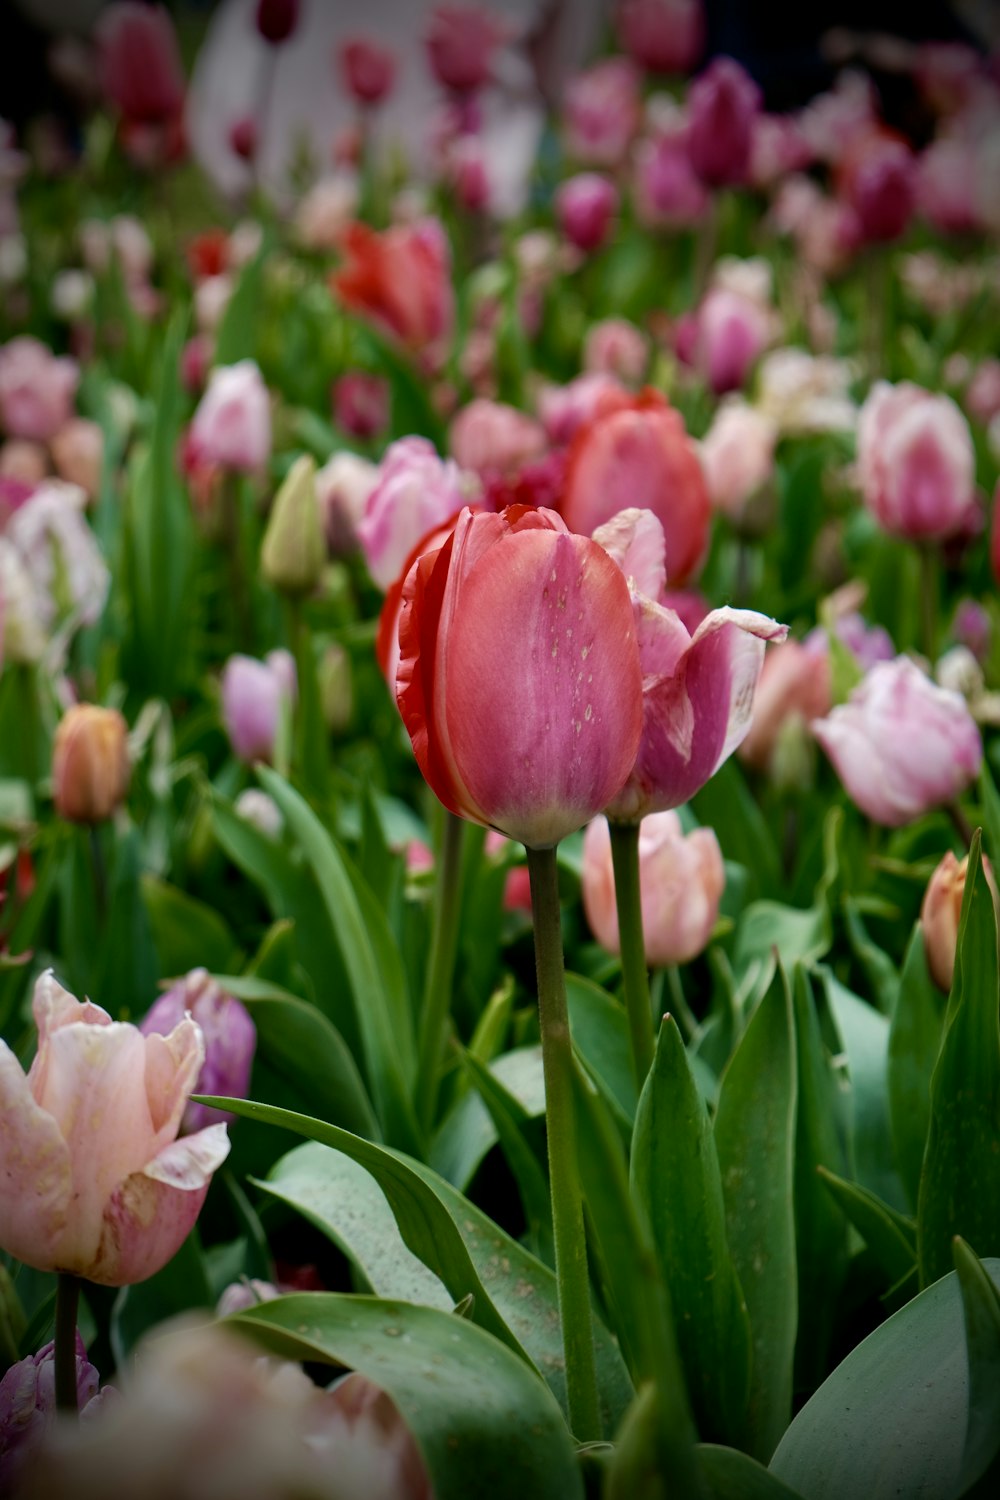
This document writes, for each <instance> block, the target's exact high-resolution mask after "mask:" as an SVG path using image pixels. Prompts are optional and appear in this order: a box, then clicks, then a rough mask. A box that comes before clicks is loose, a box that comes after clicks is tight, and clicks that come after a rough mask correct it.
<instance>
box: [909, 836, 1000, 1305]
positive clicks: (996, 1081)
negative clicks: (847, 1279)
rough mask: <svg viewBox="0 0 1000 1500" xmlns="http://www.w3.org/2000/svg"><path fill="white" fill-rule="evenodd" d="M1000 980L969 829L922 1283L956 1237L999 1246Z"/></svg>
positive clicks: (936, 1087) (922, 1235) (940, 1071)
mask: <svg viewBox="0 0 1000 1500" xmlns="http://www.w3.org/2000/svg"><path fill="white" fill-rule="evenodd" d="M998 1204H1000V976H998V967H997V921H996V912H995V910H994V906H993V896H992V894H991V892H990V888H989V886H988V885H987V883H986V877H985V875H984V874H983V869H982V860H981V839H980V835H979V833H978V832H977V833H976V835H975V836H974V837H973V840H972V847H971V849H970V851H969V865H968V871H967V874H966V877H965V893H964V896H963V899H962V915H961V918H960V921H959V928H958V949H957V953H956V957H955V976H954V979H953V981H952V987H951V995H950V997H949V1000H948V1009H947V1012H946V1014H945V1023H944V1037H943V1040H942V1043H941V1053H940V1056H939V1057H938V1061H937V1066H936V1067H935V1069H934V1076H933V1078H932V1080H931V1121H930V1129H929V1131H928V1136H927V1153H926V1156H925V1158H924V1167H923V1173H922V1175H921V1178H920V1200H919V1205H918V1209H917V1248H918V1252H919V1261H920V1280H921V1282H922V1284H923V1285H925V1286H926V1285H928V1284H929V1283H930V1282H932V1281H935V1280H937V1278H938V1277H939V1276H943V1275H944V1274H945V1272H946V1271H947V1270H948V1268H949V1265H950V1263H951V1258H952V1257H951V1242H952V1238H953V1236H954V1235H956V1234H960V1235H962V1237H963V1238H964V1239H967V1240H968V1241H969V1242H970V1244H974V1245H975V1246H976V1247H977V1251H980V1250H981V1251H982V1252H984V1253H985V1254H990V1253H992V1252H994V1251H1000V1211H998Z"/></svg>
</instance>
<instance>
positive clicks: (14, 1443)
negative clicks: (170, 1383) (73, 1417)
mask: <svg viewBox="0 0 1000 1500" xmlns="http://www.w3.org/2000/svg"><path fill="white" fill-rule="evenodd" d="M54 1350H55V1344H54V1343H48V1344H46V1345H45V1347H44V1348H42V1349H39V1351H38V1353H37V1354H29V1355H28V1357H27V1359H22V1360H19V1361H18V1362H17V1364H14V1365H11V1367H10V1369H9V1370H8V1371H7V1373H6V1375H4V1377H3V1379H2V1380H0V1489H2V1491H3V1493H4V1494H5V1495H7V1494H13V1493H14V1483H15V1480H16V1478H17V1476H18V1475H19V1474H20V1475H23V1474H24V1472H25V1467H26V1465H27V1464H28V1463H29V1462H30V1461H31V1459H32V1457H33V1455H34V1452H35V1450H36V1449H37V1448H38V1447H39V1445H40V1444H41V1443H42V1441H43V1440H44V1438H45V1435H46V1432H47V1431H48V1429H49V1428H50V1426H51V1423H52V1422H53V1420H54V1418H55V1415H56V1399H55V1368H54V1366H55V1361H54V1357H53V1356H54ZM98 1384H99V1376H98V1373H97V1371H96V1370H95V1369H94V1366H93V1365H92V1364H90V1363H89V1361H88V1359H87V1351H86V1349H85V1348H84V1345H83V1340H82V1339H81V1338H80V1335H79V1334H77V1336H76V1405H77V1410H78V1411H79V1413H80V1415H81V1416H82V1417H84V1418H85V1419H86V1420H88V1421H89V1420H90V1419H91V1418H93V1417H94V1416H96V1414H97V1412H98V1411H99V1410H103V1409H104V1408H105V1407H106V1405H107V1401H106V1399H105V1391H110V1390H111V1387H110V1386H107V1387H105V1391H98ZM114 1394H117V1393H114Z"/></svg>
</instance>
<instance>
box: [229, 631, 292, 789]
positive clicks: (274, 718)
mask: <svg viewBox="0 0 1000 1500" xmlns="http://www.w3.org/2000/svg"><path fill="white" fill-rule="evenodd" d="M295 696H296V674H295V661H294V658H293V657H292V655H291V653H290V652H288V651H281V650H278V651H270V652H268V654H267V657H266V658H265V659H264V661H257V660H256V659H255V658H254V657H252V656H240V655H236V656H231V657H230V658H229V660H228V661H227V662H226V666H225V670H224V671H223V673H222V717H223V719H224V720H225V725H226V733H227V734H228V735H229V742H230V744H231V745H232V747H233V751H234V753H235V754H236V755H238V756H239V758H240V760H245V761H247V762H248V763H249V762H252V761H255V760H265V761H271V760H273V759H274V750H275V744H276V741H277V738H278V730H279V728H280V724H281V715H282V713H290V712H291V709H292V707H293V705H294V703H295Z"/></svg>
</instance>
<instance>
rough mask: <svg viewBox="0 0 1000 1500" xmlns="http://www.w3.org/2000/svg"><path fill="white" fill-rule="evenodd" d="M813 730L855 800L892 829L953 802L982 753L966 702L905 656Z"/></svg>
mask: <svg viewBox="0 0 1000 1500" xmlns="http://www.w3.org/2000/svg"><path fill="white" fill-rule="evenodd" d="M813 734H814V735H815V737H816V739H817V740H818V741H819V743H820V744H821V745H822V747H823V749H824V750H825V751H826V753H827V755H828V756H829V757H830V759H831V761H832V762H833V765H834V768H835V769H836V771H837V774H838V776H839V777H840V779H841V781H842V782H843V783H844V787H845V788H846V790H847V794H848V796H849V797H850V798H851V800H852V801H853V802H855V803H856V804H857V806H858V807H859V808H860V809H861V811H862V812H863V813H866V814H867V816H868V817H869V818H871V819H872V821H873V822H875V823H881V824H883V825H885V826H886V827H888V828H899V827H902V826H903V824H905V823H911V822H912V821H913V820H914V818H919V817H920V816H921V815H922V814H923V813H925V812H928V811H930V809H931V808H932V807H939V806H941V805H942V804H943V803H947V802H951V801H953V800H954V798H956V797H957V796H958V795H959V794H960V793H961V792H962V791H964V790H965V788H966V787H967V786H968V785H969V783H970V782H971V781H973V780H974V779H975V777H976V776H977V775H978V774H979V767H980V765H981V764H982V758H983V745H982V739H981V738H980V734H979V730H978V729H977V728H976V724H975V721H974V719H973V717H972V715H971V713H970V712H969V709H968V706H967V705H966V702H965V699H964V698H963V697H961V695H960V694H958V693H954V692H950V691H949V690H948V689H946V688H941V687H937V686H936V685H935V684H934V683H933V682H931V680H930V678H928V677H926V676H925V675H924V673H923V672H921V670H920V668H919V667H918V666H917V665H916V663H915V662H913V661H911V660H910V659H909V657H906V656H898V657H896V659H895V660H894V661H888V662H879V663H878V664H877V665H876V666H874V667H873V668H872V669H871V671H870V672H868V673H867V674H866V676H865V677H864V678H862V680H861V682H860V683H859V684H858V686H857V687H856V688H855V689H854V691H853V692H852V694H851V696H850V698H849V700H848V701H847V703H842V704H840V705H838V707H836V708H835V709H833V711H832V712H831V713H830V714H829V715H828V716H827V717H826V718H824V719H818V720H817V721H816V722H815V723H814V724H813Z"/></svg>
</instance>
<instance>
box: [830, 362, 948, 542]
mask: <svg viewBox="0 0 1000 1500" xmlns="http://www.w3.org/2000/svg"><path fill="white" fill-rule="evenodd" d="M858 470H859V475H860V481H861V492H862V495H863V497H864V501H865V504H866V505H867V506H868V509H869V510H870V511H871V512H872V513H873V515H874V516H875V518H876V519H877V520H878V522H879V524H880V525H881V526H882V527H883V528H884V529H885V530H886V531H888V532H889V533H890V534H891V535H893V536H902V537H907V538H909V539H910V540H912V541H919V540H927V541H941V540H944V539H945V538H947V537H951V536H955V535H959V534H961V533H963V532H964V531H965V530H966V529H967V528H968V526H969V521H970V516H972V515H975V513H976V511H977V501H976V481H975V472H976V471H975V452H974V449H973V445H972V435H971V433H970V431H969V425H968V423H967V422H966V420H965V418H964V417H963V415H962V413H961V411H960V410H959V408H958V406H957V405H956V404H955V402H954V401H952V399H951V397H950V396H943V395H936V394H933V393H932V392H930V391H925V390H922V389H921V387H920V386H917V385H914V384H912V382H910V381H908V380H904V381H900V383H899V384H898V385H895V386H893V385H890V384H889V383H888V382H887V381H884V380H879V381H876V383H875V385H874V386H873V387H872V389H871V390H870V391H869V393H868V396H867V398H866V400H865V403H864V405H863V406H862V408H861V411H860V414H859V416H858Z"/></svg>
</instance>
